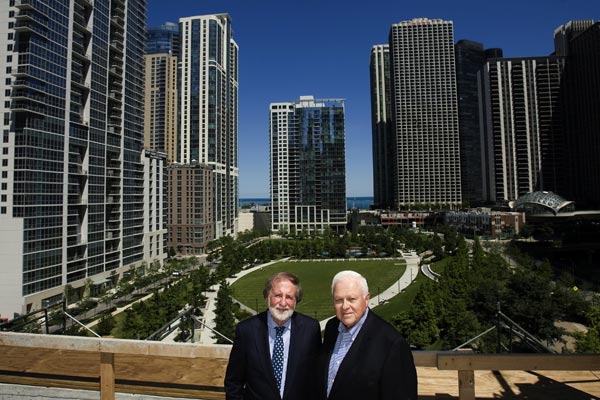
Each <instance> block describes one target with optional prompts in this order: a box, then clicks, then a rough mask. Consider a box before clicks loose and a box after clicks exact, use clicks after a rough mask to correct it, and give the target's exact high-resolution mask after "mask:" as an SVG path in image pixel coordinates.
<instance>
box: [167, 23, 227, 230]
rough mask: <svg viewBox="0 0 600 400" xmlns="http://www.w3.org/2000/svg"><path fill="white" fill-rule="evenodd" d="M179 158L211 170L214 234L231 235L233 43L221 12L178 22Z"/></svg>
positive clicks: (181, 161) (182, 162)
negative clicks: (205, 166)
mask: <svg viewBox="0 0 600 400" xmlns="http://www.w3.org/2000/svg"><path fill="white" fill-rule="evenodd" d="M179 32H180V43H179V64H180V65H179V66H180V78H179V124H178V126H179V157H178V158H179V162H180V163H181V164H194V163H201V164H203V165H207V166H209V167H210V168H211V169H212V171H213V175H214V177H213V186H212V187H213V190H214V196H213V204H212V207H213V210H214V212H213V217H214V220H215V227H214V233H215V237H216V238H220V237H222V236H225V235H235V234H236V233H237V210H238V46H237V44H236V42H235V41H234V40H233V31H232V28H231V18H230V17H229V15H227V14H218V15H204V16H195V17H187V18H180V20H179Z"/></svg>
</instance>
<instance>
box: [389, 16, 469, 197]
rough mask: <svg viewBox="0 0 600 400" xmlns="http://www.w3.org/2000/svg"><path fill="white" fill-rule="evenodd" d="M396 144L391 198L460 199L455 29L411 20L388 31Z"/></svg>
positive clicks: (436, 22) (447, 23)
mask: <svg viewBox="0 0 600 400" xmlns="http://www.w3.org/2000/svg"><path fill="white" fill-rule="evenodd" d="M389 46H390V64H391V81H392V98H393V100H392V112H393V119H394V131H395V132H394V135H395V143H396V144H395V148H394V154H393V157H394V159H395V162H394V170H393V176H392V181H393V186H392V190H393V202H394V206H395V207H397V208H402V207H407V206H411V205H414V204H423V203H426V204H438V205H442V204H444V205H448V206H458V205H460V204H461V201H462V199H461V181H460V152H459V132H458V108H457V95H456V71H455V58H454V29H453V25H452V22H451V21H442V20H438V19H435V20H430V19H427V18H419V19H413V20H411V21H404V22H400V23H397V24H394V25H392V27H391V29H390V35H389Z"/></svg>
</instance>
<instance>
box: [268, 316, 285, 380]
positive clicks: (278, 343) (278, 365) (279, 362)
mask: <svg viewBox="0 0 600 400" xmlns="http://www.w3.org/2000/svg"><path fill="white" fill-rule="evenodd" d="M284 330H285V326H276V327H275V344H274V345H273V357H272V358H271V362H272V363H273V372H274V373H275V380H276V381H277V388H278V389H280V390H281V375H282V374H283V331H284Z"/></svg>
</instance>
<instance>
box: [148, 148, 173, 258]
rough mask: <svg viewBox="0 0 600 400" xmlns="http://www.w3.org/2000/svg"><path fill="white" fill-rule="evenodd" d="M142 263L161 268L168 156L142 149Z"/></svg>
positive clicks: (165, 248)
mask: <svg viewBox="0 0 600 400" xmlns="http://www.w3.org/2000/svg"><path fill="white" fill-rule="evenodd" d="M142 159H143V163H144V176H145V177H146V178H145V179H144V262H145V263H146V264H151V263H153V262H158V263H159V265H163V264H164V262H165V261H166V259H167V257H168V254H169V253H168V248H167V204H168V203H167V183H168V165H167V155H166V154H164V153H159V152H156V151H153V150H148V149H146V150H144V152H143V158H142Z"/></svg>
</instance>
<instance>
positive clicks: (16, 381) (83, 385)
mask: <svg viewBox="0 0 600 400" xmlns="http://www.w3.org/2000/svg"><path fill="white" fill-rule="evenodd" d="M0 383H8V384H13V385H30V386H45V387H56V388H63V389H80V390H94V391H99V390H100V381H99V380H98V381H95V382H93V381H85V380H76V379H72V380H70V379H59V378H56V377H55V378H52V377H49V376H47V375H45V376H24V375H5V374H0Z"/></svg>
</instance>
